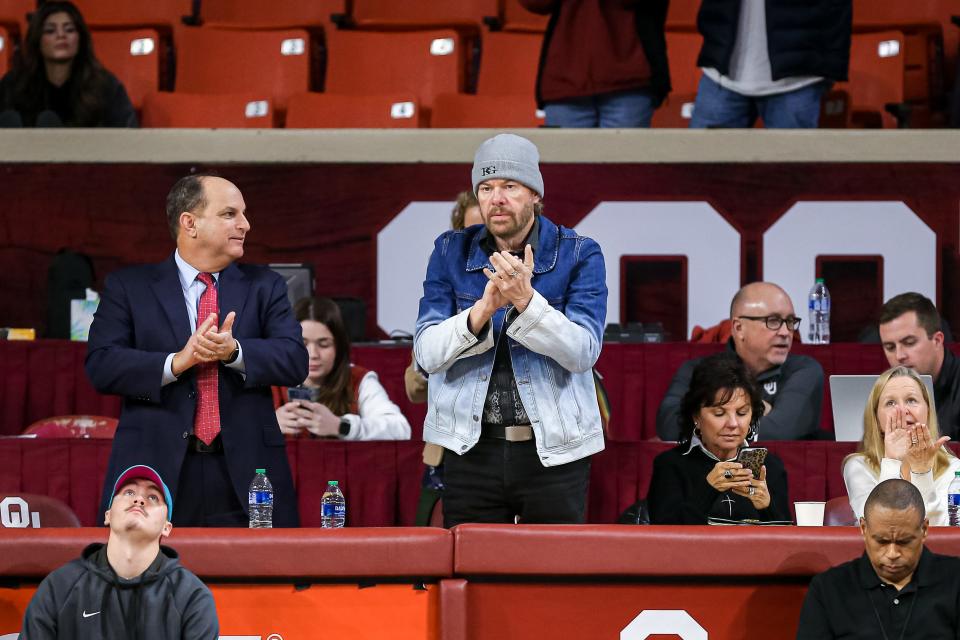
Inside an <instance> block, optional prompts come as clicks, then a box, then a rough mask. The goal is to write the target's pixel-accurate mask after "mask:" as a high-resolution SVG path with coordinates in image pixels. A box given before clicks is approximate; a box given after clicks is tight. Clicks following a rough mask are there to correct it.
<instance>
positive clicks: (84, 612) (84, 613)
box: [83, 609, 100, 618]
mask: <svg viewBox="0 0 960 640" xmlns="http://www.w3.org/2000/svg"><path fill="white" fill-rule="evenodd" d="M99 613H100V612H99V611H94V612H93V613H87V610H86V609H84V610H83V617H84V618H92V617H93V616H95V615H97V614H99Z"/></svg>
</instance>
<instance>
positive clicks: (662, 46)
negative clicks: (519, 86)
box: [520, 0, 670, 127]
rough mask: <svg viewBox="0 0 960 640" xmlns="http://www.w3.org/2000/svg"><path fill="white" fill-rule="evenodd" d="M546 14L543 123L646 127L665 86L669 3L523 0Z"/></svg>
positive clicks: (540, 101) (540, 77) (540, 83)
mask: <svg viewBox="0 0 960 640" xmlns="http://www.w3.org/2000/svg"><path fill="white" fill-rule="evenodd" d="M520 4H522V5H523V6H524V7H525V8H526V9H527V10H529V11H532V12H534V13H539V14H550V21H549V23H548V25H547V32H546V34H545V36H544V39H543V50H542V52H541V54H540V69H539V70H538V72H537V105H538V106H539V107H540V108H542V109H543V110H544V111H545V112H546V124H547V126H548V127H649V126H650V119H651V118H652V117H653V112H654V110H655V109H656V108H657V107H658V106H660V103H661V102H663V98H664V97H665V96H666V95H667V93H668V92H669V91H670V73H669V70H668V68H667V47H666V43H665V38H664V24H665V22H666V15H667V0H520Z"/></svg>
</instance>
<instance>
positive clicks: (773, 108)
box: [690, 75, 830, 129]
mask: <svg viewBox="0 0 960 640" xmlns="http://www.w3.org/2000/svg"><path fill="white" fill-rule="evenodd" d="M829 87H830V83H829V82H817V83H815V84H811V85H808V86H806V87H802V88H800V89H797V90H795V91H788V92H786V93H777V94H774V95H769V96H745V95H742V94H739V93H737V92H735V91H730V90H729V89H724V88H723V87H721V86H720V85H719V84H717V83H716V82H714V81H713V80H711V79H710V78H708V77H707V76H706V75H703V76H701V77H700V86H699V88H698V89H697V101H696V102H695V103H694V107H693V118H692V119H691V120H690V128H691V129H707V128H718V129H720V128H744V129H746V128H749V127H752V126H753V124H754V123H755V122H756V120H757V116H759V117H760V119H761V120H763V126H764V127H766V128H767V129H816V128H817V124H818V123H819V121H820V100H821V98H823V94H824V93H826V91H827V89H828V88H829Z"/></svg>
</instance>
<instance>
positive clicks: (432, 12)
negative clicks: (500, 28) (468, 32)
mask: <svg viewBox="0 0 960 640" xmlns="http://www.w3.org/2000/svg"><path fill="white" fill-rule="evenodd" d="M498 9H499V7H498V1H497V0H443V2H437V1H436V0H405V1H404V2H397V0H353V10H352V11H351V13H350V24H352V25H356V26H357V27H359V28H375V29H390V28H402V29H410V28H415V29H438V28H452V27H460V26H473V27H475V28H476V29H479V28H480V25H481V24H482V23H483V19H484V18H486V17H490V16H496V15H497V14H498Z"/></svg>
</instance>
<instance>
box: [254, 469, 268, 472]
mask: <svg viewBox="0 0 960 640" xmlns="http://www.w3.org/2000/svg"><path fill="white" fill-rule="evenodd" d="M255 472H256V473H266V472H267V470H266V469H256V470H255Z"/></svg>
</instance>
